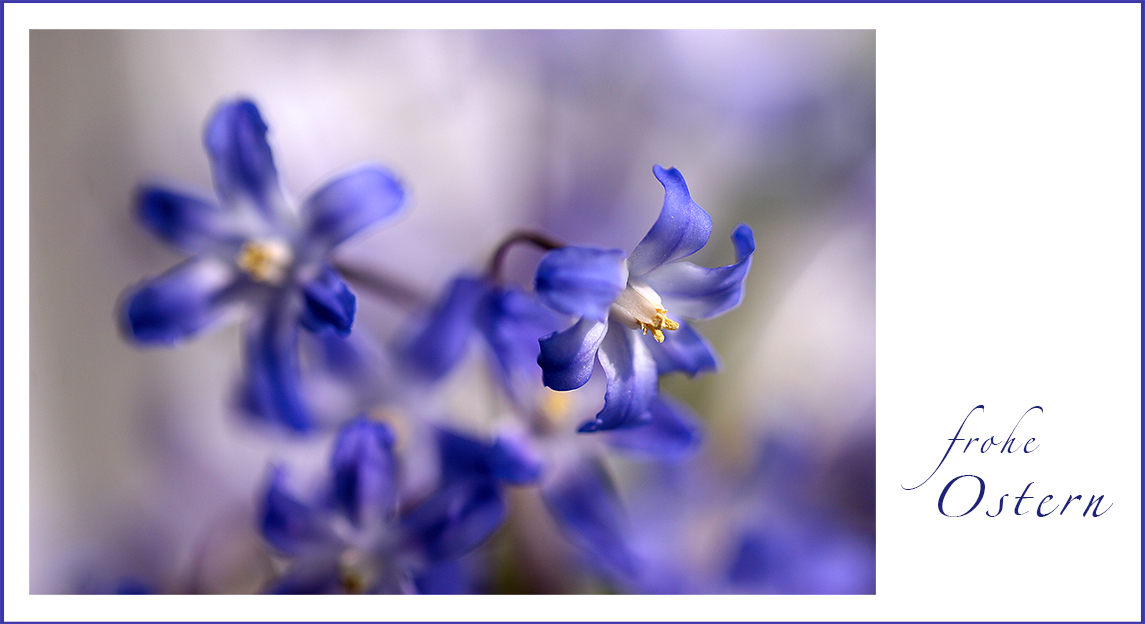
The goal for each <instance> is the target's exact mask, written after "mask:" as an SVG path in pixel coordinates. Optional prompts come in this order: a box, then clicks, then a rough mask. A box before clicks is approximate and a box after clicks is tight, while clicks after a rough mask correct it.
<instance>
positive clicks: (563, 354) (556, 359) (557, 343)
mask: <svg viewBox="0 0 1145 624" xmlns="http://www.w3.org/2000/svg"><path fill="white" fill-rule="evenodd" d="M607 332H608V323H601V322H598V321H594V320H591V319H587V318H583V319H581V320H579V321H577V324H576V325H573V326H572V327H570V328H568V329H566V330H564V331H559V332H554V333H552V334H550V335H548V336H545V337H544V338H541V340H540V346H541V354H540V355H539V356H538V357H537V364H540V365H541V371H542V379H543V381H544V383H545V385H546V386H548V387H549V388H552V389H553V390H576V389H577V388H579V387H581V386H583V385H584V384H586V383H588V380H589V378H590V377H592V365H593V362H594V361H595V360H596V352H597V350H598V349H599V348H600V343H601V342H603V341H604V336H605V334H606V333H607Z"/></svg>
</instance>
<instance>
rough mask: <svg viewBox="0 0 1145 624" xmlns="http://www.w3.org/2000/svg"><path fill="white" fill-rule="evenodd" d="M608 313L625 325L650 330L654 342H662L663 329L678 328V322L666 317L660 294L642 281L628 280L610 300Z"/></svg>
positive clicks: (645, 330) (644, 330) (645, 331)
mask: <svg viewBox="0 0 1145 624" xmlns="http://www.w3.org/2000/svg"><path fill="white" fill-rule="evenodd" d="M609 315H610V316H611V317H612V318H614V319H616V320H617V321H619V322H620V323H622V324H623V325H624V326H626V327H630V328H632V329H639V330H642V331H643V332H644V333H645V334H647V333H648V332H652V337H653V338H655V339H656V342H664V330H668V331H673V330H676V329H680V324H679V323H677V322H676V321H673V320H672V319H670V318H668V311H667V310H665V309H664V306H663V301H661V299H660V295H659V294H657V293H656V291H655V290H652V287H651V286H649V285H648V284H645V283H644V282H638V281H634V280H629V282H628V285H627V286H626V287H625V288H624V290H623V291H622V292H621V293H620V296H618V297H617V298H616V301H613V302H612V307H611V308H609Z"/></svg>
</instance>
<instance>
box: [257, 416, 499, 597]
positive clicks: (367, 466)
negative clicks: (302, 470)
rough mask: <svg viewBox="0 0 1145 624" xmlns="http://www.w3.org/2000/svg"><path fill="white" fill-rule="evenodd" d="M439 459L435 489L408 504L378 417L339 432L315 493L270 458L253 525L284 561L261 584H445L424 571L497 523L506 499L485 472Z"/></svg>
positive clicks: (389, 589)
mask: <svg viewBox="0 0 1145 624" xmlns="http://www.w3.org/2000/svg"><path fill="white" fill-rule="evenodd" d="M458 444H464V441H462V442H460V443H458ZM481 457H482V458H483V457H484V455H481ZM443 462H445V465H444V467H443V473H444V476H443V478H442V480H441V483H440V484H439V486H438V488H437V489H436V490H435V491H434V492H433V493H432V494H430V495H429V496H428V497H426V498H425V499H424V500H421V501H419V502H417V503H416V504H414V505H409V504H407V502H406V501H403V500H402V496H401V494H400V490H401V488H400V486H399V482H398V477H399V473H398V458H397V456H396V454H395V453H394V437H393V434H392V433H391V431H390V430H389V428H388V427H386V425H384V424H382V423H380V422H375V421H371V420H368V419H366V418H356V419H354V420H352V421H350V422H349V423H347V424H346V425H344V426H343V427H342V429H341V430H339V433H338V437H337V439H336V440H335V442H334V450H333V453H332V454H331V457H330V465H329V477H328V479H326V480H324V481H323V484H322V487H320V488H319V490H318V491H317V492H316V493H315V495H313V496H309V497H299V496H297V495H295V493H294V492H293V490H292V488H291V487H290V484H289V483H288V479H287V475H286V472H285V469H284V468H282V467H281V466H275V467H274V468H273V469H272V471H271V475H270V478H269V481H268V483H267V486H266V489H265V492H264V494H263V497H262V506H261V507H262V508H261V511H260V516H261V519H260V527H261V532H262V535H263V537H264V538H265V539H266V540H267V542H269V543H270V544H271V545H272V546H273V547H274V549H275V550H276V551H277V552H278V553H279V554H280V555H282V556H283V557H284V558H286V559H288V560H289V562H290V563H289V566H288V567H287V569H286V571H285V573H284V574H283V576H282V577H281V578H279V579H278V580H277V581H276V582H275V583H274V584H273V585H272V586H271V587H270V588H269V589H270V591H271V592H273V593H306V594H310V593H342V592H345V593H413V592H425V591H428V590H427V588H429V587H433V588H434V590H433V591H435V592H437V591H444V590H442V588H441V587H440V585H441V583H440V582H435V579H434V578H432V577H433V576H434V575H435V574H438V573H439V572H442V571H445V572H448V571H449V568H450V564H451V563H452V562H456V560H457V558H458V557H460V556H462V555H464V554H465V553H467V552H469V551H470V550H472V549H473V548H475V547H477V546H478V545H480V544H481V543H482V542H483V541H484V540H485V539H486V538H488V537H489V535H490V534H492V533H493V531H494V530H496V528H497V527H498V526H500V524H501V522H502V521H503V520H504V518H505V503H504V501H503V499H502V496H501V492H500V489H499V487H498V486H497V484H496V482H495V480H494V479H493V477H492V476H489V475H487V474H485V473H484V472H481V471H469V472H466V473H465V474H463V475H460V476H459V475H458V474H457V473H458V470H457V468H456V466H455V464H456V463H457V458H455V457H443ZM466 467H467V468H468V467H469V466H468V464H467V465H466ZM470 472H474V474H470ZM486 472H487V471H486ZM477 473H479V474H477Z"/></svg>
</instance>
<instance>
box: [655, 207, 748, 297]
mask: <svg viewBox="0 0 1145 624" xmlns="http://www.w3.org/2000/svg"><path fill="white" fill-rule="evenodd" d="M732 243H733V244H734V245H735V250H736V261H735V263H734V264H729V265H727V266H723V267H718V268H714V269H709V268H705V267H701V266H696V265H694V264H692V263H690V262H675V263H673V264H669V265H666V266H662V267H660V268H658V269H656V270H655V271H652V272H651V273H649V274H647V275H645V276H644V280H645V281H647V282H648V285H649V286H651V287H652V288H653V289H654V290H655V291H656V292H657V293H659V295H660V297H661V298H662V299H663V300H664V307H665V308H667V309H668V313H669V314H670V315H673V316H675V315H679V316H681V317H685V318H691V319H706V318H711V317H713V316H717V315H719V314H723V313H724V312H727V311H728V310H731V309H732V308H734V307H736V306H737V305H739V302H740V300H741V299H743V283H744V280H745V279H747V273H748V270H749V269H751V255H752V253H753V252H755V236H754V235H753V234H752V232H751V228H750V227H748V226H746V225H743V224H740V225H739V227H737V228H736V229H735V231H734V232H732Z"/></svg>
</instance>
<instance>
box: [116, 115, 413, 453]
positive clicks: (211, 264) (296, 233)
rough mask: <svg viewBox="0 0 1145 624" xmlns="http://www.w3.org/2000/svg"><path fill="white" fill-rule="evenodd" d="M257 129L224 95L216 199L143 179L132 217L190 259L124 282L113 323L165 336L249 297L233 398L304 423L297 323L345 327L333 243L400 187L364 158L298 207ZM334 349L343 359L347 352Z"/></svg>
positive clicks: (385, 210)
mask: <svg viewBox="0 0 1145 624" xmlns="http://www.w3.org/2000/svg"><path fill="white" fill-rule="evenodd" d="M266 132H267V126H266V124H265V123H264V122H263V119H262V116H261V115H260V114H259V111H258V108H257V107H256V106H255V105H254V103H252V102H250V101H247V100H234V101H229V102H224V103H223V104H221V105H220V106H219V107H218V108H217V109H216V110H215V112H214V114H213V115H212V116H211V118H210V120H209V121H208V123H207V127H206V130H205V132H204V134H203V143H204V145H205V147H206V149H207V155H208V157H209V159H210V163H211V172H212V176H213V178H214V183H215V190H216V194H217V196H218V202H217V203H216V202H214V201H211V200H207V199H201V198H197V197H192V196H189V195H184V194H182V193H179V192H175V191H171V190H167V189H163V188H158V187H153V186H146V187H143V188H142V189H140V191H139V194H138V197H137V210H138V217H139V220H140V222H141V223H142V224H143V225H144V226H145V227H146V228H148V229H149V230H151V231H152V232H153V233H154V234H156V235H157V236H158V237H159V238H161V239H163V240H164V241H165V242H167V243H169V244H171V245H173V246H174V247H176V248H177V249H179V250H182V251H185V252H187V253H189V254H191V258H190V259H188V260H187V261H185V262H183V263H182V264H179V265H178V266H176V267H175V268H173V269H171V270H170V271H168V272H167V273H164V274H163V275H160V276H158V277H156V278H152V279H149V280H145V281H143V282H142V283H140V284H138V285H136V286H134V287H132V288H130V289H128V291H127V292H126V293H125V296H124V299H123V303H122V305H121V315H122V326H123V330H124V334H125V335H126V336H128V337H129V338H130V339H132V340H134V341H136V342H139V343H144V344H160V345H174V344H178V343H179V342H181V341H183V340H184V339H187V338H189V337H191V336H194V335H196V334H198V333H199V332H201V331H202V330H204V329H206V328H207V327H209V326H212V325H214V324H216V323H217V322H218V321H219V320H220V319H222V318H223V317H224V316H225V315H226V314H227V313H228V312H229V311H230V310H231V309H233V308H235V307H246V308H248V309H249V312H250V317H251V321H252V322H251V327H250V328H249V331H248V332H247V333H246V336H245V359H246V378H245V380H244V383H243V388H242V403H243V404H244V407H245V408H246V409H247V410H249V411H250V412H252V413H254V414H256V415H259V416H262V417H264V418H267V419H268V420H271V421H275V422H278V423H281V424H284V425H286V426H287V427H289V428H292V429H295V430H299V431H304V430H307V429H310V428H312V427H313V426H315V424H316V423H315V420H316V418H315V416H314V414H313V413H312V409H311V406H310V405H308V402H307V400H306V398H305V397H304V396H303V395H304V393H303V392H302V390H301V385H300V376H301V367H302V364H301V358H300V355H299V326H301V327H303V328H305V329H307V330H309V331H310V332H313V333H315V334H317V335H319V336H321V337H323V339H324V340H326V341H327V342H329V341H330V340H331V339H336V337H344V336H347V335H348V334H349V333H350V326H351V324H352V323H353V320H354V312H355V308H356V298H355V296H354V293H353V292H352V291H351V290H350V288H349V286H348V285H347V284H346V282H345V281H344V280H343V279H342V277H341V276H340V275H339V273H338V271H336V270H335V269H334V268H333V266H332V265H331V264H330V262H329V257H330V254H331V252H332V251H333V250H334V249H335V248H336V247H337V246H338V245H339V244H341V243H342V242H343V241H345V240H346V239H348V238H350V237H352V236H354V235H355V234H357V233H359V232H360V231H362V230H364V229H365V228H367V227H369V226H374V225H378V224H381V223H385V222H388V221H390V220H392V219H393V218H394V217H395V216H397V215H398V214H399V208H400V207H401V206H402V204H403V202H404V199H405V191H404V190H403V188H402V186H401V184H400V183H399V182H398V180H397V178H396V177H395V176H394V175H393V174H392V173H390V172H389V171H388V170H386V169H384V168H381V167H378V166H374V165H364V166H359V167H357V168H355V169H352V170H350V171H349V172H347V173H345V174H343V175H341V176H339V177H337V178H335V179H334V180H332V181H330V182H328V183H326V184H325V185H324V186H321V187H320V188H318V189H317V190H316V191H314V192H313V193H311V194H310V195H309V196H308V197H307V198H306V199H305V200H304V201H302V202H301V203H300V205H299V206H298V207H297V210H295V209H294V207H293V206H291V205H290V204H289V203H288V202H287V200H286V198H285V197H284V195H283V193H282V190H281V188H280V186H279V181H278V172H277V169H276V168H275V165H274V159H273V156H272V154H271V150H270V145H269V144H268V143H267V141H266ZM343 346H344V345H343ZM339 348H341V347H337V346H334V347H332V348H331V349H327V351H328V354H329V352H332V351H337V350H338V349H339ZM343 350H344V349H343ZM336 359H339V362H338V363H337V364H339V365H343V366H345V365H347V363H348V361H350V360H352V359H353V358H352V357H340V358H336Z"/></svg>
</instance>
